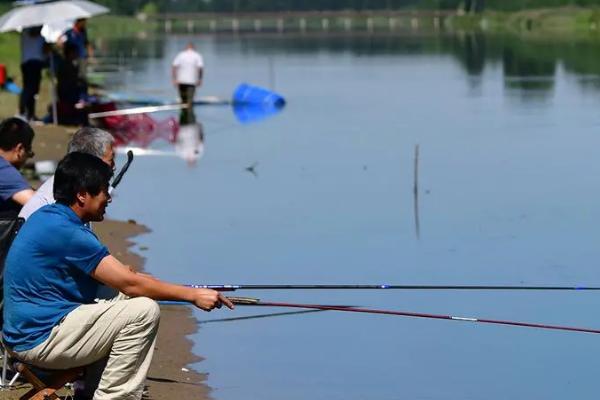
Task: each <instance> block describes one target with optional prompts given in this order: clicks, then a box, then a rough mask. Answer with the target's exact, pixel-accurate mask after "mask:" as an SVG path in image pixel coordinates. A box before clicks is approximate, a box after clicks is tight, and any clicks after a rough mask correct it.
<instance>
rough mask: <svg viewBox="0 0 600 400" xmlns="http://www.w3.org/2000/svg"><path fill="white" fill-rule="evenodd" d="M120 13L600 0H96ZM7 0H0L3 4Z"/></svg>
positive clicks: (592, 2) (473, 7)
mask: <svg viewBox="0 0 600 400" xmlns="http://www.w3.org/2000/svg"><path fill="white" fill-rule="evenodd" d="M95 1H97V2H99V3H102V4H104V5H106V6H107V7H109V8H110V9H111V10H112V12H113V13H116V14H129V15H131V14H135V13H136V12H138V11H140V10H142V9H143V8H145V9H152V10H157V11H158V12H253V11H258V12H260V11H271V12H278V11H282V12H283V11H325V10H328V11H342V10H357V11H361V10H398V9H406V8H412V9H429V10H431V9H440V10H463V11H464V12H467V13H477V12H481V11H484V10H500V11H518V10H523V9H531V8H545V7H561V6H571V5H573V6H582V7H597V6H600V0H128V1H122V0H95ZM2 3H4V4H6V3H7V0H0V5H1V4H2Z"/></svg>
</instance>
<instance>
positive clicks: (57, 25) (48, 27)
mask: <svg viewBox="0 0 600 400" xmlns="http://www.w3.org/2000/svg"><path fill="white" fill-rule="evenodd" d="M74 22H75V21H74V20H72V19H66V20H64V21H59V22H51V23H49V24H44V26H43V27H42V36H43V37H44V39H46V42H47V43H56V42H58V39H60V37H61V36H62V35H63V33H65V32H66V31H67V30H68V29H69V28H71V27H72V26H73V23H74Z"/></svg>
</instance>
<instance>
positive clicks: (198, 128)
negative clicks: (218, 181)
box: [109, 109, 204, 166]
mask: <svg viewBox="0 0 600 400" xmlns="http://www.w3.org/2000/svg"><path fill="white" fill-rule="evenodd" d="M128 118H131V119H132V120H133V121H135V122H138V121H154V122H153V123H151V124H141V125H140V124H137V123H136V125H135V127H132V124H131V123H128V124H127V127H128V129H127V130H124V129H115V128H113V129H110V128H109V130H110V131H111V132H112V133H113V135H114V136H115V138H116V143H117V152H118V153H123V154H124V153H127V151H129V150H131V151H133V153H134V155H136V156H176V157H179V158H181V159H183V160H184V161H186V162H187V164H188V165H190V166H194V165H196V163H197V162H198V160H200V158H202V156H203V155H204V126H203V125H202V123H201V122H200V121H198V120H197V119H196V115H195V113H194V110H193V109H190V110H186V109H182V110H181V112H180V114H179V122H177V121H175V119H174V118H173V117H168V118H166V119H162V120H160V119H157V118H153V117H150V116H149V115H147V114H143V115H140V116H133V117H131V116H129V117H128ZM143 128H147V129H143ZM158 142H163V143H164V142H166V143H168V144H169V145H170V146H169V147H172V150H170V149H168V148H167V149H164V145H163V146H161V144H160V143H158Z"/></svg>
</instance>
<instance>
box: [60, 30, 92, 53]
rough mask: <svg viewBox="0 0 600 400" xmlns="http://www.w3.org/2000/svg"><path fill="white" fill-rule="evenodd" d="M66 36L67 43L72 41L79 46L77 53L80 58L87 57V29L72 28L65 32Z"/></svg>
mask: <svg viewBox="0 0 600 400" xmlns="http://www.w3.org/2000/svg"><path fill="white" fill-rule="evenodd" d="M65 38H66V42H67V43H71V44H73V45H74V46H75V47H76V48H77V55H78V57H79V58H84V59H85V58H87V55H88V54H87V45H88V38H87V31H85V30H83V31H76V30H75V29H73V28H71V29H68V30H67V31H66V32H65Z"/></svg>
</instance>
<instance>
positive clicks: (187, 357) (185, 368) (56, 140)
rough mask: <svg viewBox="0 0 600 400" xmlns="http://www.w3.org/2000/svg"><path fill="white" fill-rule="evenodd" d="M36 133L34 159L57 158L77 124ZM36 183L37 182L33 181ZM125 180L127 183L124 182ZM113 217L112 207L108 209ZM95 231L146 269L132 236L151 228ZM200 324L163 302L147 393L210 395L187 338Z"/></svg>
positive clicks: (5, 395)
mask: <svg viewBox="0 0 600 400" xmlns="http://www.w3.org/2000/svg"><path fill="white" fill-rule="evenodd" d="M34 130H35V133H36V137H35V139H34V144H33V150H34V151H35V153H36V156H35V160H36V161H40V160H54V161H58V160H59V159H60V158H62V157H63V155H64V154H65V152H66V144H67V142H68V140H69V138H70V137H71V135H72V134H73V133H74V132H75V128H67V127H63V126H41V127H34ZM134 162H135V161H134ZM33 184H34V185H35V184H36V182H34V183H33ZM124 184H126V183H124ZM108 218H110V207H109V209H108ZM94 231H95V232H96V233H97V234H98V236H99V237H100V239H101V241H102V242H103V243H104V244H106V245H107V247H108V248H109V250H110V252H111V254H112V255H114V256H115V257H117V258H118V259H119V260H121V261H122V262H123V263H125V264H128V265H132V266H134V267H135V268H136V269H138V270H143V265H144V258H143V257H142V256H141V255H140V254H136V253H133V252H132V251H131V250H130V247H131V245H132V244H133V242H132V239H133V238H134V237H135V236H136V235H139V234H142V233H147V232H149V230H148V228H146V227H145V226H143V225H141V224H139V223H137V222H136V221H114V220H110V219H107V220H105V221H103V222H101V223H96V224H94ZM197 329H198V324H197V321H196V319H195V318H194V316H193V313H192V310H191V308H190V307H185V306H161V324H160V329H159V333H158V339H157V343H156V348H155V353H154V357H153V359H152V365H151V366H150V371H149V373H148V379H147V381H146V385H147V389H148V396H147V397H145V398H148V399H155V400H167V399H195V400H205V399H210V396H209V393H210V388H209V387H208V386H206V385H205V384H204V382H205V381H206V375H205V374H199V373H197V372H194V371H193V370H192V369H191V368H190V364H191V363H195V362H198V361H200V360H201V358H200V357H199V356H196V355H194V354H193V353H192V342H191V340H190V339H188V338H187V335H190V334H192V333H194V332H196V331H197ZM27 390H28V387H27V386H25V387H20V388H19V389H18V390H11V391H0V399H1V400H13V399H18V398H19V396H20V395H22V394H23V393H24V392H25V391H27Z"/></svg>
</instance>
